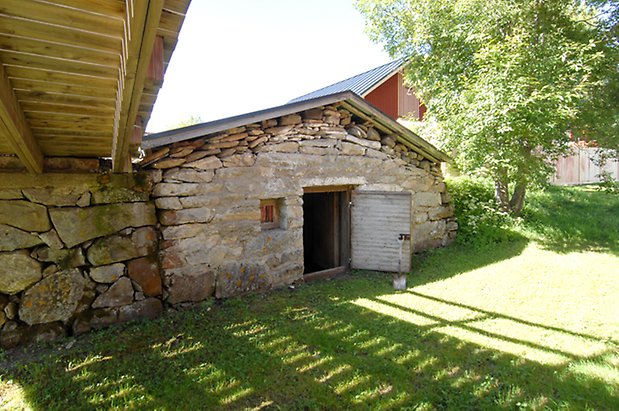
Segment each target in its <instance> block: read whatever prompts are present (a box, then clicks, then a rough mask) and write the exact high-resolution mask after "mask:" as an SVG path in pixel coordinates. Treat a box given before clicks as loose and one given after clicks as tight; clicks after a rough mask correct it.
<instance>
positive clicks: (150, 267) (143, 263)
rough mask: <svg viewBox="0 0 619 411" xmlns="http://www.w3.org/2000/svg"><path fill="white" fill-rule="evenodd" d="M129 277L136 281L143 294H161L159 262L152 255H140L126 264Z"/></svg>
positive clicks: (154, 295) (152, 295)
mask: <svg viewBox="0 0 619 411" xmlns="http://www.w3.org/2000/svg"><path fill="white" fill-rule="evenodd" d="M127 272H128V274H129V278H131V279H132V280H133V281H135V282H136V283H138V284H139V285H140V287H141V288H142V291H143V292H144V295H145V296H148V297H156V296H159V295H161V293H162V289H161V272H160V269H159V263H158V262H157V260H156V259H155V258H153V257H142V258H138V259H135V260H131V261H129V263H128V264H127Z"/></svg>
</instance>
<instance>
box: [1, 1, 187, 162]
mask: <svg viewBox="0 0 619 411" xmlns="http://www.w3.org/2000/svg"><path fill="white" fill-rule="evenodd" d="M188 6H189V0H55V1H54V2H50V1H47V0H2V2H0V69H1V70H2V72H3V76H4V79H5V80H4V81H5V86H6V87H7V90H8V93H5V94H6V95H10V96H11V98H6V96H5V97H4V99H3V101H2V104H1V105H0V115H1V120H2V125H0V155H2V154H17V155H18V156H19V157H20V159H21V160H22V162H23V163H24V164H25V165H26V167H27V168H28V169H29V170H30V171H32V172H40V169H41V167H38V166H37V164H38V165H39V166H40V165H41V164H42V161H38V160H37V152H38V153H39V154H41V152H42V153H43V154H45V155H46V156H63V155H64V156H78V157H79V156H81V157H84V156H86V157H89V156H91V157H92V156H94V157H101V156H103V157H109V156H112V157H113V160H114V170H115V171H118V172H121V171H130V159H131V158H130V155H129V147H128V145H129V143H135V141H136V129H135V127H134V124H136V125H141V124H144V123H146V122H147V121H148V118H149V117H150V114H151V111H152V107H153V104H154V102H155V99H156V95H157V93H158V90H159V87H160V86H161V79H158V78H157V77H158V76H162V74H163V73H164V71H165V69H166V68H167V65H168V63H169V59H170V56H171V54H172V51H173V50H174V48H175V46H176V42H177V39H178V33H179V31H180V27H181V25H182V22H183V20H184V16H185V14H186V12H187V8H188ZM156 36H160V37H161V38H158V39H157V41H158V45H159V48H156V49H155V50H157V53H153V54H152V57H151V51H152V50H153V43H154V41H155V38H156ZM151 59H154V60H155V61H157V59H159V60H161V59H163V62H162V63H161V67H160V68H157V67H154V68H153V67H152V66H151V69H150V70H148V68H149V62H150V61H151ZM153 73H156V75H153ZM147 77H148V81H147V79H146V78H147ZM7 101H8V102H7ZM14 112H15V113H17V115H16V116H15V115H12V114H14ZM20 118H21V119H22V120H23V121H22V124H21V125H20V124H19V119H20ZM6 119H13V122H12V124H9V125H8V126H7V124H6V121H7V120H6ZM15 119H17V120H15ZM9 128H10V129H11V130H9ZM139 139H140V137H139V136H137V140H139ZM138 142H139V141H138ZM24 150H25V152H24ZM40 160H42V159H40Z"/></svg>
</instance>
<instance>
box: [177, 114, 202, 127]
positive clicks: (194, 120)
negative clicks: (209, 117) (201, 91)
mask: <svg viewBox="0 0 619 411" xmlns="http://www.w3.org/2000/svg"><path fill="white" fill-rule="evenodd" d="M201 123H204V120H202V117H200V115H198V114H192V115H190V116H189V117H186V118H184V119H182V120H179V121H178V122H177V123H176V124H174V127H175V128H181V127H188V126H193V125H194V124H201Z"/></svg>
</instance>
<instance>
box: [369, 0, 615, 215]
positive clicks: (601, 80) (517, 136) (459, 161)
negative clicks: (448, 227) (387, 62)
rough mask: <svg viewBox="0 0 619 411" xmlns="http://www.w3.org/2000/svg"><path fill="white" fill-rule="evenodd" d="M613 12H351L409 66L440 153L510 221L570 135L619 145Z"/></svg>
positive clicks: (397, 7)
mask: <svg viewBox="0 0 619 411" xmlns="http://www.w3.org/2000/svg"><path fill="white" fill-rule="evenodd" d="M615 6H616V2H614V1H601V0H600V1H598V3H592V4H588V3H586V2H585V1H581V0H493V1H485V0H454V1H444V0H357V8H358V9H359V10H360V11H361V13H362V14H363V15H364V16H365V18H366V22H367V27H368V32H369V34H370V36H371V37H372V38H373V40H375V41H379V42H382V43H384V45H385V48H386V50H387V51H388V52H389V53H390V54H391V56H392V57H397V58H402V59H405V60H407V61H409V62H410V64H409V65H407V69H406V71H405V76H406V79H407V81H408V82H409V83H410V84H411V85H414V86H415V88H416V90H418V92H419V94H420V97H421V98H422V100H424V102H425V103H426V104H427V106H428V109H429V110H428V115H429V117H430V118H433V119H435V120H436V121H437V122H438V124H439V125H440V130H441V136H440V139H441V141H440V144H441V145H442V147H443V148H444V149H447V150H450V152H452V153H455V154H454V161H455V162H456V165H457V166H458V167H459V168H460V169H461V170H463V171H468V172H471V171H475V172H480V173H483V174H486V175H489V176H490V177H491V178H492V179H493V180H494V182H495V193H496V199H497V201H498V203H499V205H500V206H501V207H502V208H503V209H504V210H506V211H510V212H512V213H514V214H518V213H520V211H521V210H522V207H523V205H524V200H525V194H526V190H527V188H528V187H529V186H530V185H531V184H537V183H542V182H545V181H547V180H548V176H549V174H550V173H552V172H553V167H552V165H551V163H550V161H549V160H552V159H555V158H556V157H558V156H559V155H562V154H564V153H565V152H566V151H567V150H568V144H567V143H568V142H569V139H570V136H569V133H568V132H569V131H570V130H572V129H573V127H574V125H577V126H578V129H579V130H588V131H590V132H593V131H595V132H596V133H602V134H603V136H604V138H605V139H606V140H607V141H609V142H610V141H614V142H615V143H616V141H617V121H616V120H617V103H616V102H617V100H616V99H614V97H613V92H612V91H611V90H610V89H609V84H611V83H612V84H614V85H617V84H619V82H617V67H618V62H619V59H617V43H616V38H617V37H616V36H614V39H615V40H614V43H613V35H611V32H612V30H613V27H614V28H615V34H616V25H614V26H613V24H611V23H610V21H611V20H612V19H611V18H610V17H609V16H614V17H616V14H613V13H616V11H617V8H616V7H615ZM613 82H614V83H613ZM614 93H616V91H615V92H614ZM614 96H616V94H614ZM601 117H603V118H604V119H606V120H609V121H605V122H604V123H605V124H604V125H603V127H602V124H601V123H598V124H595V121H596V119H597V120H599V119H600V118H601ZM600 136H601V135H600ZM596 137H598V136H597V135H596Z"/></svg>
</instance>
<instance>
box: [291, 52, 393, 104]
mask: <svg viewBox="0 0 619 411" xmlns="http://www.w3.org/2000/svg"><path fill="white" fill-rule="evenodd" d="M403 65H404V62H403V61H402V60H396V61H392V62H391V63H387V64H384V65H382V66H380V67H376V68H374V69H372V70H368V71H366V72H365V73H361V74H357V75H356V76H353V77H351V78H348V79H346V80H342V81H340V82H337V83H335V84H331V85H330V86H327V87H323V88H321V89H320V90H316V91H313V92H311V93H308V94H305V95H303V96H300V97H297V98H294V99H292V100H290V101H289V103H296V102H298V101H304V100H309V99H312V98H316V97H322V96H328V95H330V94H334V93H339V92H342V91H352V92H353V93H355V94H358V95H360V96H361V97H365V95H366V94H367V93H368V92H369V91H371V90H372V89H373V88H374V86H376V85H377V84H379V83H381V82H382V81H383V80H385V79H386V78H388V77H390V76H391V75H392V74H393V73H395V72H397V71H398V70H399V69H400V68H401V67H402V66H403Z"/></svg>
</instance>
